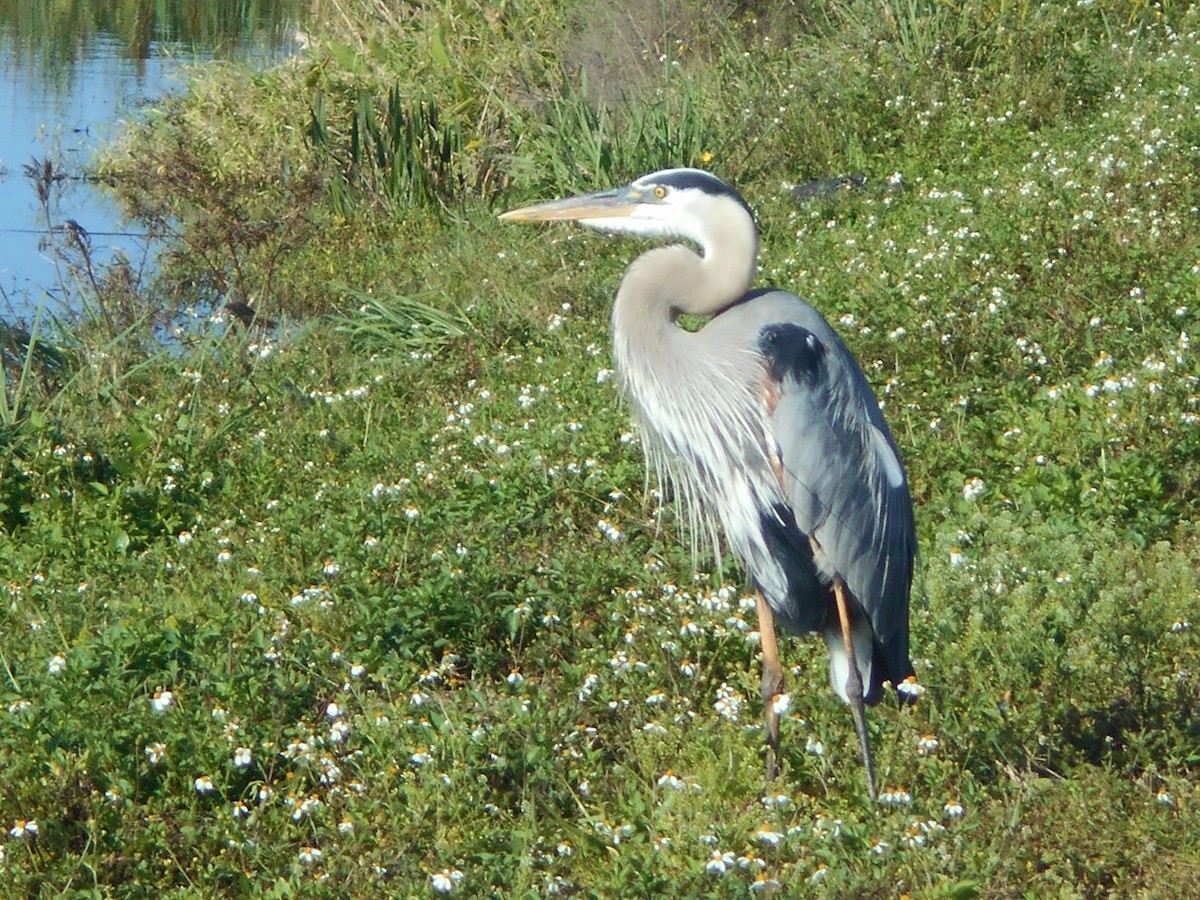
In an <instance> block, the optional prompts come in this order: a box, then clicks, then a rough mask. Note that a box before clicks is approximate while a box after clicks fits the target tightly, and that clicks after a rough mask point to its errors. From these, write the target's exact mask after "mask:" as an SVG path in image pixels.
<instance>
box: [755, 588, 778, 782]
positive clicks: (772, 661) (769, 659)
mask: <svg viewBox="0 0 1200 900" xmlns="http://www.w3.org/2000/svg"><path fill="white" fill-rule="evenodd" d="M754 605H755V609H756V610H757V612H758V634H759V637H760V638H761V640H762V643H761V648H762V658H763V671H762V699H763V718H764V719H765V722H766V730H767V781H768V782H771V781H773V780H774V779H775V776H776V775H778V774H779V712H778V711H777V710H776V708H775V698H776V697H777V696H779V695H780V694H781V693H783V668H782V667H781V666H780V664H779V642H778V641H777V640H776V638H775V616H774V614H773V613H772V612H771V607H770V606H769V605H768V604H767V600H766V598H765V597H763V595H762V591H759V592H758V596H757V597H756V598H755V604H754Z"/></svg>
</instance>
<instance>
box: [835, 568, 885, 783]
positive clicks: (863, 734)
mask: <svg viewBox="0 0 1200 900" xmlns="http://www.w3.org/2000/svg"><path fill="white" fill-rule="evenodd" d="M833 594H834V597H835V598H836V599H837V611H838V621H839V622H840V623H841V626H842V640H843V641H845V642H846V655H847V656H848V657H849V658H850V674H849V675H848V676H847V677H846V695H847V696H848V697H849V698H850V711H851V712H852V713H853V714H854V728H855V730H856V731H857V732H858V745H859V748H860V749H861V750H862V758H863V767H864V768H865V769H866V772H867V793H868V794H869V795H870V796H871V799H872V800H874V799H875V798H876V794H875V760H874V758H873V757H872V756H871V738H870V736H869V735H868V734H867V708H866V705H865V704H864V703H863V693H864V692H863V682H862V674H861V673H860V672H859V671H858V657H857V655H856V654H855V652H854V634H853V632H852V630H851V627H850V604H849V602H848V601H847V600H846V584H845V582H843V581H842V579H840V578H834V580H833Z"/></svg>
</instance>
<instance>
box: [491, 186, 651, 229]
mask: <svg viewBox="0 0 1200 900" xmlns="http://www.w3.org/2000/svg"><path fill="white" fill-rule="evenodd" d="M636 206H637V203H636V201H635V200H634V199H633V198H632V197H631V196H630V193H629V189H628V188H616V189H614V190H611V191H600V192H599V193H595V194H584V195H583V196H581V197H568V198H567V199H565V200H551V201H549V202H548V203H535V204H534V205H533V206H522V207H521V208H520V209H514V210H510V211H509V212H506V213H501V215H500V220H501V221H502V222H577V221H579V220H580V219H614V218H627V217H628V216H630V215H632V213H633V210H634V208H635V207H636Z"/></svg>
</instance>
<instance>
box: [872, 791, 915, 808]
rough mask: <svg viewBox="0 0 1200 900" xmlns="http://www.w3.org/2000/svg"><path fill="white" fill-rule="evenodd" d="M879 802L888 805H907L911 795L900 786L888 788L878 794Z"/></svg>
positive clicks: (910, 801) (910, 800)
mask: <svg viewBox="0 0 1200 900" xmlns="http://www.w3.org/2000/svg"><path fill="white" fill-rule="evenodd" d="M879 802H880V803H883V804H886V805H888V806H908V805H909V804H910V803H912V795H911V794H909V792H908V791H906V790H904V789H902V788H888V789H887V790H885V791H884V792H883V793H882V794H880V795H879Z"/></svg>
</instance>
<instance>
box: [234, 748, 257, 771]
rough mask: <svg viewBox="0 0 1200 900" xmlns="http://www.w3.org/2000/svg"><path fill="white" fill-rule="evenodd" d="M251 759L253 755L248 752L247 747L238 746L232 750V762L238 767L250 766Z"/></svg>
mask: <svg viewBox="0 0 1200 900" xmlns="http://www.w3.org/2000/svg"><path fill="white" fill-rule="evenodd" d="M253 760H254V757H253V755H252V754H251V753H250V748H249V747H238V748H237V749H236V750H235V751H233V764H234V765H235V766H236V767H237V768H239V769H248V768H250V763H251V762H253Z"/></svg>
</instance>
